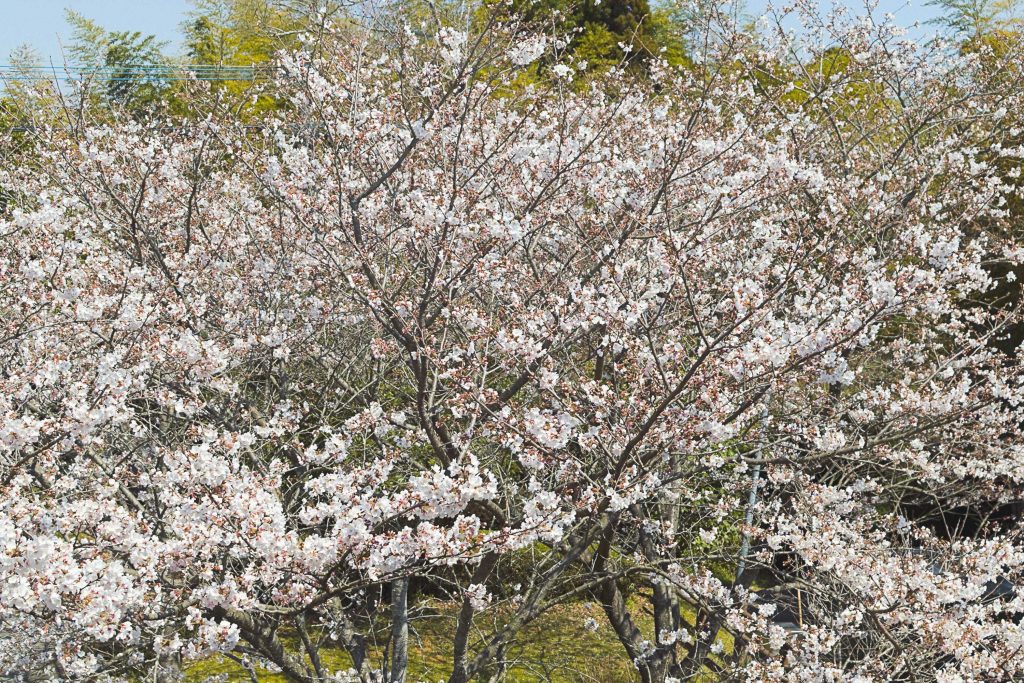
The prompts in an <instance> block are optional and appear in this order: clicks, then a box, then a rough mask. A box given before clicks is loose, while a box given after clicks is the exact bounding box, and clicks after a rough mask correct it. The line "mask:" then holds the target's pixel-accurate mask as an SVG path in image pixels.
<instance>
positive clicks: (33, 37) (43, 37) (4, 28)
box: [0, 0, 935, 64]
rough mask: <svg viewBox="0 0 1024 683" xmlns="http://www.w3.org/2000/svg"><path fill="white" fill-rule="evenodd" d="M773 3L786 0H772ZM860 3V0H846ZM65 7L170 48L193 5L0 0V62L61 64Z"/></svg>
mask: <svg viewBox="0 0 1024 683" xmlns="http://www.w3.org/2000/svg"><path fill="white" fill-rule="evenodd" d="M924 2H925V0H916V1H914V0H912V2H911V3H910V4H908V3H907V2H906V0H880V2H879V9H878V11H879V12H892V13H893V14H895V15H896V17H897V21H898V22H899V23H901V24H904V25H909V24H912V23H913V22H914V21H917V20H924V19H927V18H930V17H933V16H935V10H934V8H932V7H927V6H925V5H924ZM776 3H777V4H785V3H784V2H783V1H782V0H776ZM765 4H766V0H748V2H747V7H748V12H749V13H751V14H755V15H756V14H758V13H760V11H761V10H763V8H764V6H765ZM850 4H851V5H852V6H860V5H861V2H860V0H850ZM65 7H68V8H71V9H73V10H75V11H77V12H80V13H81V14H84V15H85V16H87V17H89V18H90V19H93V20H95V21H97V22H99V23H100V24H101V25H102V26H104V27H105V28H108V29H111V30H135V31H141V32H143V33H152V34H155V35H156V36H157V37H158V38H160V39H161V40H166V41H169V42H170V44H171V49H170V50H169V52H171V53H175V54H176V53H178V52H180V50H181V35H180V26H181V22H182V21H184V20H185V17H186V14H187V12H188V11H189V9H190V8H191V5H190V3H189V2H188V0H0V63H7V56H8V55H9V54H10V51H11V49H12V48H14V47H15V46H17V45H20V44H22V43H29V44H30V45H32V46H34V47H35V48H36V49H37V50H38V51H39V53H40V54H41V55H42V57H43V63H44V64H46V63H49V60H50V59H52V60H53V62H54V63H55V64H63V63H64V58H63V56H62V53H61V49H60V45H61V42H62V41H63V42H64V44H66V43H67V41H68V38H69V36H70V30H69V29H68V26H67V24H66V23H65V21H64V8H65Z"/></svg>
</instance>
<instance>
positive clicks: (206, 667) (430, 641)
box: [186, 602, 732, 683]
mask: <svg viewBox="0 0 1024 683" xmlns="http://www.w3.org/2000/svg"><path fill="white" fill-rule="evenodd" d="M423 606H424V605H421V607H423ZM425 606H426V607H428V608H429V609H427V610H421V611H424V612H425V613H426V614H427V615H428V616H419V617H416V618H414V619H413V620H412V622H411V629H410V648H409V649H410V652H409V677H408V680H409V681H410V683H437V682H438V681H445V680H447V678H448V676H449V675H450V674H451V668H450V667H451V652H452V634H453V632H454V628H455V613H456V609H457V607H456V606H454V605H451V604H442V603H435V604H428V605H425ZM644 607H645V606H644V605H643V604H641V603H639V602H638V603H636V604H635V605H634V610H633V612H634V614H637V615H638V616H639V618H638V620H637V621H638V624H639V626H640V628H641V630H642V631H643V632H644V633H645V635H646V636H647V637H653V623H652V620H651V618H650V616H649V614H648V612H647V610H645V609H644ZM694 617H695V615H694V613H693V611H692V610H685V611H684V618H685V619H686V620H687V621H688V622H690V623H693V620H694ZM495 618H500V614H499V615H495ZM590 618H592V619H593V620H594V621H595V622H596V623H597V628H596V630H590V629H588V628H587V626H586V624H587V621H588V619H590ZM496 625H497V624H494V623H480V624H478V628H479V629H480V630H479V631H478V632H477V634H476V635H477V637H478V638H480V639H483V638H485V637H487V636H488V635H489V627H491V628H493V627H494V626H496ZM285 639H286V640H288V638H287V637H286V638H285ZM721 641H722V644H723V646H724V647H725V649H726V651H727V652H728V651H731V650H732V638H731V637H730V636H729V635H728V634H723V635H722V638H721ZM289 645H290V646H294V647H296V648H297V647H298V643H297V642H289ZM382 649H383V640H382V641H381V643H380V645H379V646H377V647H373V648H371V655H372V657H373V659H372V661H373V662H375V663H377V662H379V661H380V655H381V653H382ZM296 651H297V650H296ZM320 656H321V659H322V661H323V664H324V666H325V668H327V669H329V670H331V671H339V670H345V669H348V668H349V667H350V666H351V664H352V661H351V659H349V657H348V655H347V654H346V653H345V651H344V650H343V649H341V648H340V647H336V646H330V647H324V648H323V649H322V650H321V653H320ZM506 659H507V660H508V662H509V668H508V670H507V671H506V674H505V678H504V681H506V683H539V682H549V681H550V682H551V683H632V682H633V681H637V680H639V679H638V676H637V675H636V670H635V669H634V668H633V666H632V663H631V662H630V661H629V659H628V657H627V656H626V653H625V650H623V648H622V645H621V644H620V643H619V641H618V639H617V638H616V636H615V633H614V631H612V629H611V627H610V626H608V624H607V622H606V621H605V620H604V619H603V614H602V612H601V609H600V607H599V606H597V605H594V604H588V603H575V604H570V605H564V606H560V607H556V608H554V609H552V610H550V611H549V612H547V613H546V614H544V615H542V616H541V617H540V618H539V619H537V620H536V621H535V622H533V623H532V624H531V625H530V626H529V627H527V628H526V629H524V631H523V632H522V634H521V635H520V638H519V639H518V640H517V641H516V643H515V644H514V645H513V646H512V647H510V648H509V649H508V651H507V652H506ZM213 676H218V677H219V679H220V680H223V681H228V682H230V683H243V682H245V683H250V682H251V680H252V679H251V678H250V677H249V674H248V673H246V671H245V670H244V669H243V668H242V667H241V666H240V665H239V664H238V663H236V662H233V661H231V660H230V659H228V658H226V657H223V656H219V655H218V656H215V657H211V658H209V659H206V660H203V661H199V662H194V663H192V664H191V665H190V666H189V667H188V668H187V671H186V680H187V681H189V682H190V683H201V682H202V681H205V680H206V679H208V678H210V677H213ZM256 676H257V679H258V680H259V682H260V683H286V679H285V678H284V676H282V675H280V674H275V673H271V672H269V671H267V670H265V669H257V670H256ZM486 678H487V677H486V676H485V677H484V678H483V680H486Z"/></svg>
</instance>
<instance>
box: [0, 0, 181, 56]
mask: <svg viewBox="0 0 1024 683" xmlns="http://www.w3.org/2000/svg"><path fill="white" fill-rule="evenodd" d="M65 7H67V8H70V9H73V10H75V11H76V12H79V13H81V14H84V15H85V16H87V17H89V18H90V19H93V20H94V21H97V22H98V23H99V24H100V25H102V26H103V27H105V28H108V29H111V30H115V31H126V30H132V31H141V32H143V33H152V34H155V35H156V36H157V37H158V38H160V39H161V40H167V41H170V43H171V46H172V49H171V50H170V51H171V52H174V53H177V52H179V51H180V49H181V36H180V30H179V28H180V24H181V22H182V21H184V20H185V15H186V13H187V12H188V11H189V10H190V9H191V5H190V4H189V2H188V0H0V62H2V63H4V64H6V63H7V56H8V55H9V54H10V52H11V49H12V48H14V47H16V46H17V45H21V44H22V43H29V44H30V45H32V46H33V47H35V48H36V49H37V50H38V51H39V53H40V54H41V55H42V56H43V61H44V63H48V62H49V59H51V58H52V59H53V61H54V63H55V64H63V62H64V58H63V56H62V54H61V49H60V45H61V42H62V41H63V43H64V44H67V41H68V38H69V37H70V33H71V32H70V30H69V29H68V25H67V23H65V21H64V8H65Z"/></svg>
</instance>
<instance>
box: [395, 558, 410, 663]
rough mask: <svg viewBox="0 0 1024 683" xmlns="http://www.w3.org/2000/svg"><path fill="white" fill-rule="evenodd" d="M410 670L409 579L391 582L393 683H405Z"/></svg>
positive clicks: (405, 577)
mask: <svg viewBox="0 0 1024 683" xmlns="http://www.w3.org/2000/svg"><path fill="white" fill-rule="evenodd" d="M408 668H409V577H407V576H404V577H402V578H400V579H395V580H394V581H392V582H391V683H405V674H406V671H407V670H408Z"/></svg>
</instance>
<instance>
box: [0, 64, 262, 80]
mask: <svg viewBox="0 0 1024 683" xmlns="http://www.w3.org/2000/svg"><path fill="white" fill-rule="evenodd" d="M278 71H279V69H278V68H277V67H276V66H274V65H273V64H259V65H257V64H254V65H251V66H231V65H221V64H182V65H172V64H110V65H103V66H64V67H63V68H57V67H54V66H44V65H27V66H20V65H12V64H0V81H7V82H35V81H55V80H58V81H87V80H89V81H101V82H104V83H107V82H118V81H130V82H136V81H146V80H149V81H182V80H197V81H254V80H259V79H263V78H270V77H271V76H272V75H274V74H275V73H276V72H278Z"/></svg>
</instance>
